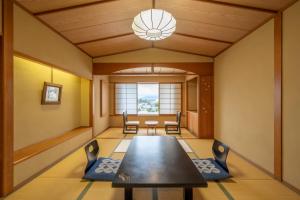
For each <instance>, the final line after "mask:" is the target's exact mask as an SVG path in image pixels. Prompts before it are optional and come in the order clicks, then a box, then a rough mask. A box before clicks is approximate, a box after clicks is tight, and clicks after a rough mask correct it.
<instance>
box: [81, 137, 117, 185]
mask: <svg viewBox="0 0 300 200" xmlns="http://www.w3.org/2000/svg"><path fill="white" fill-rule="evenodd" d="M84 149H85V153H86V157H87V165H86V168H85V170H84V176H83V179H86V180H92V181H112V180H113V178H114V176H115V174H116V172H117V170H118V168H119V166H120V163H121V160H114V159H111V158H103V157H100V158H98V154H99V145H98V142H97V140H93V141H92V142H90V143H89V144H87V145H86V146H85V148H84Z"/></svg>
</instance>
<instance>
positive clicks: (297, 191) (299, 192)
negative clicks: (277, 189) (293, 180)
mask: <svg viewBox="0 0 300 200" xmlns="http://www.w3.org/2000/svg"><path fill="white" fill-rule="evenodd" d="M282 183H283V184H284V185H285V186H287V187H288V188H289V189H291V190H293V191H294V192H296V193H297V194H299V195H300V189H299V188H296V187H295V186H293V185H292V184H290V183H288V182H286V181H284V180H283V181H282Z"/></svg>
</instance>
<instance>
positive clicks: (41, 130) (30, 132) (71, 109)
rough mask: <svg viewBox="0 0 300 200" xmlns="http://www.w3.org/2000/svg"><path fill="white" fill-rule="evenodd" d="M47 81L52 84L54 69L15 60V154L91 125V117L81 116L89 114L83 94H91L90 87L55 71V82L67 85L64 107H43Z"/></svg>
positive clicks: (23, 60) (16, 58)
mask: <svg viewBox="0 0 300 200" xmlns="http://www.w3.org/2000/svg"><path fill="white" fill-rule="evenodd" d="M45 81H46V82H51V68H50V67H48V66H45V65H42V64H39V63H35V62H32V61H29V60H25V59H23V58H19V57H15V58H14V149H15V150H17V149H20V148H22V147H26V146H28V145H30V144H34V143H37V142H39V141H42V140H45V139H48V138H52V137H55V136H58V135H60V134H62V133H64V132H66V131H69V130H72V129H74V128H77V127H79V126H82V125H85V126H87V125H88V123H87V122H88V116H86V115H82V116H81V113H82V112H83V113H86V112H88V110H87V111H86V109H88V104H87V105H86V104H84V103H86V102H81V99H82V97H81V90H83V91H86V90H88V85H87V86H86V85H84V84H83V85H81V82H82V79H81V78H80V77H77V76H75V75H72V74H69V73H66V72H63V71H61V70H56V69H53V82H54V83H57V84H61V85H63V89H62V101H61V104H60V105H41V95H42V89H43V84H44V82H45ZM85 81H87V80H85ZM83 82H84V81H83ZM82 94H83V95H86V92H83V93H82ZM88 96H89V95H88ZM87 103H88V101H87Z"/></svg>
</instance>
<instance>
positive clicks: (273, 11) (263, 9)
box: [197, 0, 277, 14]
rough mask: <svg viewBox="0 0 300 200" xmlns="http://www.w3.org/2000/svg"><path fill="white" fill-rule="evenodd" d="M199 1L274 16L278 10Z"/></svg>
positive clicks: (212, 0)
mask: <svg viewBox="0 0 300 200" xmlns="http://www.w3.org/2000/svg"><path fill="white" fill-rule="evenodd" d="M197 1H201V2H206V3H211V4H216V5H221V6H227V7H232V8H240V9H247V10H253V11H258V12H265V13H272V14H275V13H277V11H276V10H272V9H266V8H258V7H253V6H245V5H241V4H234V3H228V2H221V1H216V0H197Z"/></svg>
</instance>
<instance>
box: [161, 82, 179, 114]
mask: <svg viewBox="0 0 300 200" xmlns="http://www.w3.org/2000/svg"><path fill="white" fill-rule="evenodd" d="M159 109H160V114H176V112H177V111H181V84H180V83H161V84H159Z"/></svg>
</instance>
